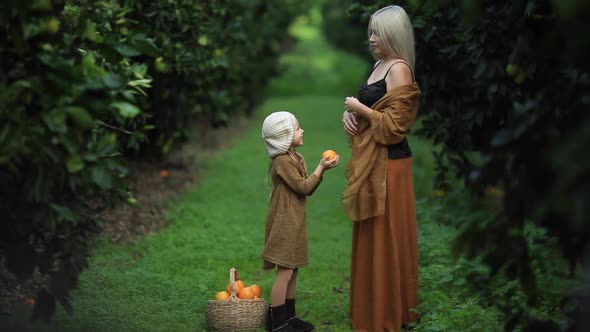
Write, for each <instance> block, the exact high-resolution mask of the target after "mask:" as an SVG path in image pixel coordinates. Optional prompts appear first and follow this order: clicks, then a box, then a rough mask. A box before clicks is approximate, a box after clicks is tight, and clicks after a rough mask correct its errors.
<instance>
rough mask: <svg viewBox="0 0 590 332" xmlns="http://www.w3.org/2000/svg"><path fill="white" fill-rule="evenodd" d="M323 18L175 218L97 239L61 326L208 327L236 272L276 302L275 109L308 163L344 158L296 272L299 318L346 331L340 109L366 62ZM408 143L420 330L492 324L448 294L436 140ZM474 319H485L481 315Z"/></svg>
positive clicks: (328, 181) (453, 285) (451, 271)
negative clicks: (285, 113) (270, 211)
mask: <svg viewBox="0 0 590 332" xmlns="http://www.w3.org/2000/svg"><path fill="white" fill-rule="evenodd" d="M317 20H318V17H317V12H316V13H315V14H314V15H312V16H310V17H307V18H302V19H301V20H299V21H298V23H297V24H296V25H295V26H294V28H293V33H294V34H295V35H296V36H297V37H298V38H299V39H300V40H301V43H300V44H299V45H298V46H297V49H296V50H295V52H294V53H292V54H290V55H287V56H285V57H284V59H283V63H284V64H285V65H289V66H290V67H289V69H288V70H287V71H286V72H285V74H284V75H283V76H282V77H281V78H279V79H277V80H276V81H274V82H272V85H271V88H270V91H271V93H272V96H273V97H272V98H270V99H268V100H267V101H266V102H264V103H263V104H262V105H261V106H260V107H259V109H257V111H256V113H255V115H254V118H253V119H252V120H251V122H250V123H251V127H250V128H249V129H248V130H246V131H244V132H243V134H241V135H240V136H239V137H237V138H234V140H233V142H232V144H231V148H229V149H225V150H223V151H220V152H219V153H217V154H215V155H214V156H212V158H211V159H210V160H208V161H207V163H206V167H205V169H204V170H202V171H201V173H200V177H201V181H199V183H198V184H197V185H196V186H195V187H194V188H193V189H192V190H189V191H188V192H186V193H185V194H183V195H182V196H181V197H179V198H178V199H177V200H176V201H174V202H170V206H169V207H168V209H167V211H166V214H165V217H166V218H167V219H168V220H169V221H170V225H169V226H168V227H167V228H165V229H163V230H162V231H160V232H158V233H157V234H153V235H150V236H148V237H146V238H145V239H143V240H141V241H138V242H135V243H131V244H127V245H112V244H110V243H107V242H106V241H105V240H103V241H101V242H99V243H98V244H97V248H96V252H95V255H94V257H93V259H92V262H91V267H90V268H89V269H88V270H86V271H85V272H84V273H83V275H82V278H81V284H80V287H79V289H78V290H77V291H75V292H74V294H73V305H74V308H75V313H74V315H73V316H68V315H66V314H65V313H64V312H63V310H62V309H59V312H58V315H57V317H56V321H55V324H54V327H55V328H56V329H57V330H68V331H204V330H205V311H206V306H207V302H208V300H210V299H212V298H213V297H214V294H215V293H216V292H217V291H220V290H223V289H224V288H225V285H226V284H227V282H228V274H229V269H230V268H231V267H236V268H237V269H238V270H239V272H240V276H241V278H242V279H243V280H244V281H245V282H246V283H247V284H251V283H257V284H259V285H260V286H261V287H262V289H263V297H264V298H265V299H267V301H268V299H269V293H270V288H271V285H272V282H273V277H274V275H273V273H272V272H263V271H262V270H261V266H262V261H261V259H260V258H259V254H260V252H261V250H262V246H263V242H264V221H265V214H266V208H267V202H268V197H269V186H268V180H267V171H268V164H269V159H268V157H267V156H266V153H265V150H264V145H263V143H262V140H261V138H260V125H261V123H262V119H263V118H264V117H265V116H266V115H267V114H269V113H271V112H273V111H276V110H289V111H291V112H293V113H294V114H295V115H296V116H297V118H298V119H299V121H300V123H301V126H302V127H303V128H304V130H305V134H304V135H305V136H304V137H305V139H304V140H305V145H304V146H303V147H301V148H300V149H299V151H300V152H301V153H302V154H303V156H304V157H305V158H306V161H307V165H308V168H309V169H313V168H314V167H315V166H316V164H317V162H318V161H319V159H320V155H321V153H322V151H324V150H325V149H333V150H335V151H337V152H339V153H340V155H341V158H342V161H341V165H340V166H339V167H338V168H336V169H334V170H330V171H328V172H327V173H325V175H324V181H323V183H322V184H321V185H320V187H319V189H318V190H317V192H316V193H315V194H314V195H313V196H311V197H310V199H309V200H308V210H307V212H308V220H307V221H308V239H309V255H310V265H309V267H306V268H303V269H302V270H301V273H300V277H299V279H298V293H297V300H298V303H299V308H298V310H299V315H300V316H303V317H304V318H305V319H307V320H310V321H312V322H313V323H314V324H315V325H316V327H317V331H350V328H349V321H348V314H347V313H348V287H349V285H348V276H349V266H350V265H349V259H350V258H349V257H350V244H351V222H350V221H349V220H348V219H347V218H346V217H345V216H344V214H343V212H342V207H341V202H340V197H341V193H342V190H343V188H344V184H345V179H344V175H343V174H344V168H345V165H346V163H347V161H348V158H349V155H350V154H349V149H348V148H347V146H346V140H345V136H344V133H343V131H342V128H341V112H342V108H343V102H344V97H345V96H346V95H349V94H351V93H355V92H354V91H355V90H356V87H357V86H358V85H359V84H360V83H361V81H362V79H363V77H364V74H365V72H366V70H367V68H368V66H369V64H367V63H365V62H364V61H362V60H359V59H356V58H353V57H350V56H347V55H344V54H341V53H338V52H336V51H334V50H332V49H330V48H329V47H328V46H327V45H326V44H325V42H324V41H323V40H322V38H321V36H320V35H319V33H318V29H317V28H316V27H315V26H317ZM303 59H305V61H303ZM322 94H324V95H322ZM410 144H411V146H412V149H413V151H414V155H415V156H414V170H413V171H414V176H415V186H416V197H417V202H418V203H417V204H418V223H419V226H418V227H419V245H420V269H421V278H422V279H421V299H422V300H423V303H424V305H425V307H426V308H427V309H428V310H427V311H425V313H424V316H423V319H422V323H421V324H420V325H418V326H417V327H416V331H437V330H438V331H446V330H449V329H447V327H448V328H451V329H450V330H455V331H465V330H469V329H465V328H462V327H461V326H463V327H467V326H470V327H473V328H474V330H477V331H492V330H494V329H493V328H492V325H493V324H492V325H490V322H493V320H494V319H495V316H494V314H493V313H492V314H484V313H483V309H482V308H481V307H480V306H479V305H478V303H477V299H469V298H462V297H460V293H459V292H455V293H452V292H451V290H453V289H460V288H462V287H463V285H462V284H461V282H462V281H461V280H463V279H461V278H459V279H457V278H456V274H457V273H456V272H457V271H458V269H459V268H458V266H459V265H455V264H454V263H452V262H451V260H450V257H449V254H448V245H449V243H450V240H451V239H452V236H453V234H454V231H453V230H452V229H450V228H448V227H445V226H441V225H439V224H438V223H437V222H435V220H436V219H437V218H438V216H439V215H440V213H441V211H442V210H443V207H442V205H441V204H440V203H437V202H438V201H437V199H436V198H435V197H433V196H432V195H431V189H430V186H431V180H432V174H433V171H432V146H431V144H430V143H429V142H425V141H422V140H419V139H417V138H415V137H410ZM138 204H141V202H138ZM457 280H459V281H457ZM472 315H477V317H478V320H477V322H474V321H473V319H472V317H473V316H472ZM486 315H487V316H486ZM437 324H438V325H437ZM445 324H449V326H447V325H445ZM461 324H463V325H461ZM478 324H482V325H478ZM478 326H480V327H481V328H478ZM432 327H436V328H435V329H432ZM37 328H38V329H37V330H39V326H37Z"/></svg>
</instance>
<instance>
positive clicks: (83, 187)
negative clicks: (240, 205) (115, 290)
mask: <svg viewBox="0 0 590 332" xmlns="http://www.w3.org/2000/svg"><path fill="white" fill-rule="evenodd" d="M306 6H307V2H305V1H303V2H301V1H288V2H282V3H281V4H278V3H277V4H271V3H269V2H267V1H258V0H252V1H217V2H215V3H208V2H200V1H189V0H180V1H165V2H164V1H140V0H126V1H116V0H111V1H84V0H80V1H76V0H66V1H63V0H25V1H2V3H1V4H0V36H2V37H0V38H1V39H0V202H1V204H0V216H2V221H1V223H0V255H1V256H3V257H4V258H5V260H4V262H5V268H6V269H7V270H8V271H9V272H11V273H14V274H15V275H16V276H17V277H18V278H19V279H20V280H25V279H27V278H30V277H31V275H32V274H33V273H34V272H35V271H38V272H39V273H40V274H41V275H43V276H47V277H49V278H48V281H47V287H46V288H45V289H43V290H41V291H40V292H39V295H38V299H37V302H36V303H37V306H36V308H35V311H34V317H35V318H39V319H44V320H49V319H50V317H51V316H52V314H53V312H54V311H55V304H56V300H57V301H59V302H60V303H61V304H62V305H63V306H64V308H66V309H67V310H68V311H71V309H72V308H71V305H70V304H69V301H68V293H69V291H70V290H71V289H72V288H74V287H76V284H77V280H78V275H79V273H80V271H81V270H82V269H84V268H85V267H86V266H87V264H88V257H89V255H90V251H91V243H92V238H93V236H94V235H95V234H97V233H98V232H99V231H100V228H101V226H100V220H99V218H98V217H97V216H98V215H99V213H100V211H101V210H102V209H104V208H105V207H107V206H110V205H112V204H114V203H116V202H120V201H122V200H125V199H126V200H127V201H128V202H130V203H133V202H134V199H133V197H132V196H131V194H130V193H129V192H128V188H127V186H126V183H125V176H126V174H127V172H128V170H127V166H126V163H125V161H126V159H127V158H130V157H137V156H154V155H155V156H161V155H163V154H165V153H167V152H169V151H171V150H173V149H174V148H175V147H176V146H177V145H178V143H179V142H181V141H182V140H183V139H185V138H186V137H187V135H189V126H190V123H191V121H192V120H193V119H195V118H196V117H197V116H199V117H200V118H201V119H207V121H210V122H211V123H212V124H213V125H214V126H219V125H223V124H224V123H225V121H226V120H227V118H228V117H229V116H234V115H236V114H240V113H244V112H248V111H249V110H250V109H251V108H252V107H253V105H255V104H256V103H258V102H260V101H261V100H262V93H263V91H264V87H265V84H266V82H267V81H268V80H269V79H270V78H271V77H272V75H274V74H275V62H276V59H277V57H278V55H279V52H280V50H281V43H282V42H283V40H284V39H285V38H287V29H286V28H287V26H288V24H289V23H290V22H291V21H292V20H293V19H294V18H295V17H296V16H297V15H298V14H299V13H302V12H303V11H304V10H305V9H306Z"/></svg>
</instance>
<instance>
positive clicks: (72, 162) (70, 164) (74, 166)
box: [66, 155, 84, 173]
mask: <svg viewBox="0 0 590 332" xmlns="http://www.w3.org/2000/svg"><path fill="white" fill-rule="evenodd" d="M66 167H67V169H68V172H70V173H77V172H79V171H81V170H82V169H83V168H84V161H83V160H82V158H80V156H78V155H75V156H69V157H68V159H67V160H66Z"/></svg>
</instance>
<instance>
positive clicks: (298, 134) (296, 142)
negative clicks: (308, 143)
mask: <svg viewBox="0 0 590 332" xmlns="http://www.w3.org/2000/svg"><path fill="white" fill-rule="evenodd" d="M302 145H303V128H301V127H299V121H297V120H295V132H294V133H293V143H292V144H291V146H292V147H294V148H296V147H298V146H302Z"/></svg>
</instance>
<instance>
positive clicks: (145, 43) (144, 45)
mask: <svg viewBox="0 0 590 332" xmlns="http://www.w3.org/2000/svg"><path fill="white" fill-rule="evenodd" d="M132 44H133V46H135V48H136V49H138V50H139V51H141V53H143V54H147V55H149V56H152V57H158V56H160V54H161V53H162V51H161V50H160V49H159V48H158V46H156V44H154V42H153V41H152V40H151V39H149V38H137V39H134V40H133V41H132Z"/></svg>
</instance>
